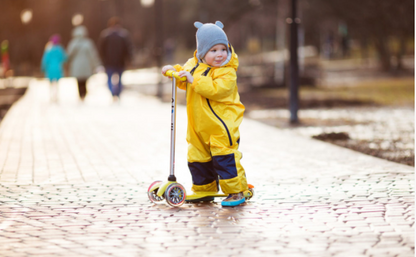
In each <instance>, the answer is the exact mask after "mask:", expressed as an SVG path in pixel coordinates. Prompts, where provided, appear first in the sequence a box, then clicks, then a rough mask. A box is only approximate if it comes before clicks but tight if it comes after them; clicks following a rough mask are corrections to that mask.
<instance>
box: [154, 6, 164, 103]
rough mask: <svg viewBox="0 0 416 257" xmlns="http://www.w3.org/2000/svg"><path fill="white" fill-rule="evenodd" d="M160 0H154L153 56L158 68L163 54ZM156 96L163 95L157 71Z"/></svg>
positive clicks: (160, 77)
mask: <svg viewBox="0 0 416 257" xmlns="http://www.w3.org/2000/svg"><path fill="white" fill-rule="evenodd" d="M162 16H163V15H162V0H155V27H156V31H155V33H156V35H155V39H156V42H155V50H154V54H155V58H156V64H157V67H158V68H159V70H160V69H161V67H162V54H163V25H162V24H163V21H162ZM156 95H157V97H159V98H160V99H162V97H163V85H162V76H161V74H160V72H158V82H157V94H156Z"/></svg>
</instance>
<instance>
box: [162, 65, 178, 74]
mask: <svg viewBox="0 0 416 257" xmlns="http://www.w3.org/2000/svg"><path fill="white" fill-rule="evenodd" d="M168 70H174V71H176V69H175V68H173V66H172V65H166V66H163V68H162V74H163V75H165V74H166V72H167V71H168Z"/></svg>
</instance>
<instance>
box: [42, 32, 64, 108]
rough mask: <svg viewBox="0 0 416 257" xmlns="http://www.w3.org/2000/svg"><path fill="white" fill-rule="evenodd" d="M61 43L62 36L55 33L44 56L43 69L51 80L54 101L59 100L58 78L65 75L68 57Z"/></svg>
mask: <svg viewBox="0 0 416 257" xmlns="http://www.w3.org/2000/svg"><path fill="white" fill-rule="evenodd" d="M60 43H61V37H60V36H59V35H58V34H55V35H53V36H52V37H51V38H50V41H49V43H48V44H47V46H46V49H45V52H44V53H43V57H42V71H43V72H44V73H45V76H46V77H47V78H48V79H49V81H50V82H51V99H52V100H53V101H56V100H57V97H58V80H59V79H60V78H62V77H63V76H64V68H63V65H64V63H65V62H66V60H67V59H68V57H67V54H66V52H65V50H64V48H63V47H62V46H61V45H60Z"/></svg>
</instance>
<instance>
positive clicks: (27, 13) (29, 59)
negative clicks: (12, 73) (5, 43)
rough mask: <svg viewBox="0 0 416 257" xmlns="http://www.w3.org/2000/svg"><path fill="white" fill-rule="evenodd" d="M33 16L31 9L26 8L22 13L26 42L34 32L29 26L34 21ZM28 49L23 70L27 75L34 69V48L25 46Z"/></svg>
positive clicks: (21, 18)
mask: <svg viewBox="0 0 416 257" xmlns="http://www.w3.org/2000/svg"><path fill="white" fill-rule="evenodd" d="M32 18H33V11H32V10H31V9H24V10H23V11H21V13H20V20H21V22H22V24H23V31H24V33H25V39H24V40H26V42H30V41H31V40H32V32H31V30H30V28H29V24H30V22H31V21H32ZM24 51H26V58H25V59H24V62H26V65H25V66H24V70H23V72H24V73H25V75H28V74H29V73H31V72H32V71H33V69H32V65H33V53H32V51H33V49H31V48H25V50H24Z"/></svg>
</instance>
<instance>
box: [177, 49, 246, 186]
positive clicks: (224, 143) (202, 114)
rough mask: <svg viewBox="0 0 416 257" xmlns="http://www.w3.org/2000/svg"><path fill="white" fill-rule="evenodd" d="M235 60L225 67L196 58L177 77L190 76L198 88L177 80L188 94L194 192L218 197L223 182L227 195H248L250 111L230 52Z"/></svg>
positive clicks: (189, 141) (189, 138) (190, 165)
mask: <svg viewBox="0 0 416 257" xmlns="http://www.w3.org/2000/svg"><path fill="white" fill-rule="evenodd" d="M230 54H231V59H230V60H229V62H228V63H227V64H225V65H224V66H221V67H212V66H209V65H207V64H204V63H200V62H198V59H197V57H196V51H195V53H194V57H193V58H191V59H189V60H188V61H187V62H186V63H185V65H184V66H181V65H175V66H174V68H175V69H176V70H177V71H182V70H185V71H189V72H191V74H192V75H193V77H194V81H193V83H192V84H190V83H187V82H182V81H179V80H177V81H178V82H177V86H178V87H179V88H180V89H183V90H186V101H187V114H188V130H187V136H186V140H187V142H188V167H189V169H190V171H191V174H192V181H193V186H192V190H193V191H195V192H197V191H209V192H211V191H214V192H217V191H218V182H219V185H220V186H221V190H222V191H223V192H224V193H225V194H232V193H239V192H242V191H244V190H247V180H246V176H245V171H244V168H243V167H242V166H241V164H240V159H241V157H242V154H241V152H240V151H238V145H239V143H240V132H239V130H238V127H239V126H240V124H241V121H242V119H243V113H244V110H245V108H244V105H243V104H242V103H241V102H240V96H239V94H238V88H237V75H236V72H237V68H238V56H237V54H236V53H234V49H233V48H232V47H231V46H229V55H230Z"/></svg>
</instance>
